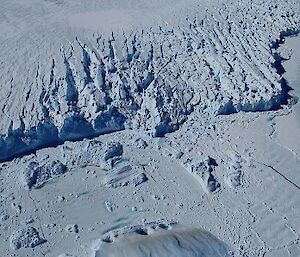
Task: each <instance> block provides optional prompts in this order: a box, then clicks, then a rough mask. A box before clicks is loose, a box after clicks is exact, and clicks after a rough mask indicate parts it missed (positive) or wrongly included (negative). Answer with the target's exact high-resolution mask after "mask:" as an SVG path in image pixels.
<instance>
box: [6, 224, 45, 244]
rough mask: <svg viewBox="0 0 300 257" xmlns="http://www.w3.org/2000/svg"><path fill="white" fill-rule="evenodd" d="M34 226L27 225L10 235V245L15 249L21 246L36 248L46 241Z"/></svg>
mask: <svg viewBox="0 0 300 257" xmlns="http://www.w3.org/2000/svg"><path fill="white" fill-rule="evenodd" d="M45 242H46V241H45V240H44V239H42V238H41V237H40V235H39V233H38V232H37V230H36V229H35V228H34V227H26V228H22V229H19V230H16V231H14V232H13V234H12V235H11V236H10V246H11V248H12V249H14V250H18V249H20V248H21V247H24V248H29V247H30V248H34V247H36V246H37V245H40V244H42V243H45Z"/></svg>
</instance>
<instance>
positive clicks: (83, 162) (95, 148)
mask: <svg viewBox="0 0 300 257" xmlns="http://www.w3.org/2000/svg"><path fill="white" fill-rule="evenodd" d="M61 152H62V157H63V159H64V160H65V162H66V164H67V165H68V166H69V167H84V166H88V165H94V166H98V167H100V168H102V169H105V168H108V169H109V168H111V167H112V166H113V164H114V163H115V162H116V161H118V160H119V159H120V158H121V156H122V154H123V146H122V145H121V144H120V143H117V142H108V143H103V142H100V141H99V140H84V141H82V142H66V143H64V144H63V145H62V147H61Z"/></svg>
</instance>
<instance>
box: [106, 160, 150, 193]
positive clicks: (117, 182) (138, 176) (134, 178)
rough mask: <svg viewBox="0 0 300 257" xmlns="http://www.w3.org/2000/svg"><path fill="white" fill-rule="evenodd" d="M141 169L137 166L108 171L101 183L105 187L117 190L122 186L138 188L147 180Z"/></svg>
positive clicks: (125, 166)
mask: <svg viewBox="0 0 300 257" xmlns="http://www.w3.org/2000/svg"><path fill="white" fill-rule="evenodd" d="M143 171H144V170H143V167H142V166H138V165H132V164H130V165H124V166H122V167H119V168H117V169H116V170H115V171H110V172H109V173H108V174H107V175H106V176H105V178H104V180H103V182H104V184H105V185H106V186H107V187H110V188H117V187H123V186H129V185H132V186H135V187H136V186H138V185H140V184H142V183H144V182H146V181H147V180H148V177H147V176H146V174H145V173H144V172H143Z"/></svg>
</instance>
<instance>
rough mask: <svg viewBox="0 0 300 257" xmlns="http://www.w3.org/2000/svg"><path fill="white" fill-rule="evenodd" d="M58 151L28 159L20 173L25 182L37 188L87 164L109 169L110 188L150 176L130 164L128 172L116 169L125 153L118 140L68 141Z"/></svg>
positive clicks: (138, 182) (22, 182) (108, 184)
mask: <svg viewBox="0 0 300 257" xmlns="http://www.w3.org/2000/svg"><path fill="white" fill-rule="evenodd" d="M58 153H60V154H54V155H49V154H46V155H45V156H44V155H43V154H41V158H36V157H35V158H29V160H24V168H23V170H22V172H21V174H20V181H21V184H22V185H23V186H24V187H25V188H26V189H31V188H32V187H34V188H37V187H39V186H41V185H42V184H43V183H46V182H47V181H48V180H50V179H52V178H55V177H58V176H60V175H62V174H64V173H65V172H67V171H70V170H72V169H74V168H83V167H86V166H93V167H97V168H101V169H103V170H108V171H109V172H108V174H107V176H106V178H105V179H104V180H105V181H106V182H105V183H107V186H108V187H117V186H122V185H128V184H135V185H139V184H141V183H143V182H145V181H146V180H147V177H146V175H144V174H143V173H142V172H139V171H140V170H142V168H140V169H137V168H134V167H131V166H129V167H130V168H129V169H128V168H127V169H126V171H124V169H122V168H121V169H120V170H118V169H112V168H113V167H114V165H115V164H116V163H117V162H118V161H121V157H122V155H123V146H122V144H120V143H118V142H111V141H110V142H100V141H99V140H95V139H92V140H83V141H80V142H65V143H64V144H63V145H61V146H59V147H58Z"/></svg>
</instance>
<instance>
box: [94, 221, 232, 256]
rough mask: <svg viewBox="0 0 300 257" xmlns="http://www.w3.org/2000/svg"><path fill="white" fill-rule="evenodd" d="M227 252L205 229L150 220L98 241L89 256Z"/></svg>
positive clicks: (225, 246)
mask: <svg viewBox="0 0 300 257" xmlns="http://www.w3.org/2000/svg"><path fill="white" fill-rule="evenodd" d="M96 248H97V247H96ZM230 254H231V253H230V249H229V247H228V246H227V245H226V244H225V243H223V242H222V241H220V240H219V239H217V238H216V237H214V236H213V235H212V234H210V233H209V232H207V231H204V230H201V229H196V228H184V227H180V226H172V227H171V226H164V224H159V223H155V222H154V223H152V224H146V225H144V226H134V227H132V228H129V229H127V231H125V232H124V231H123V232H122V233H121V234H118V235H117V237H116V238H115V240H114V241H113V242H111V241H106V240H104V241H101V242H100V244H99V245H98V249H97V250H96V251H95V254H93V257H102V256H103V257H104V256H105V257H110V256H114V257H125V256H126V257H127V256H130V257H137V256H138V257H142V256H153V257H162V256H174V257H189V256H191V257H192V256H199V257H200V256H201V257H212V256H214V257H226V256H230ZM231 256H232V255H231Z"/></svg>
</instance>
